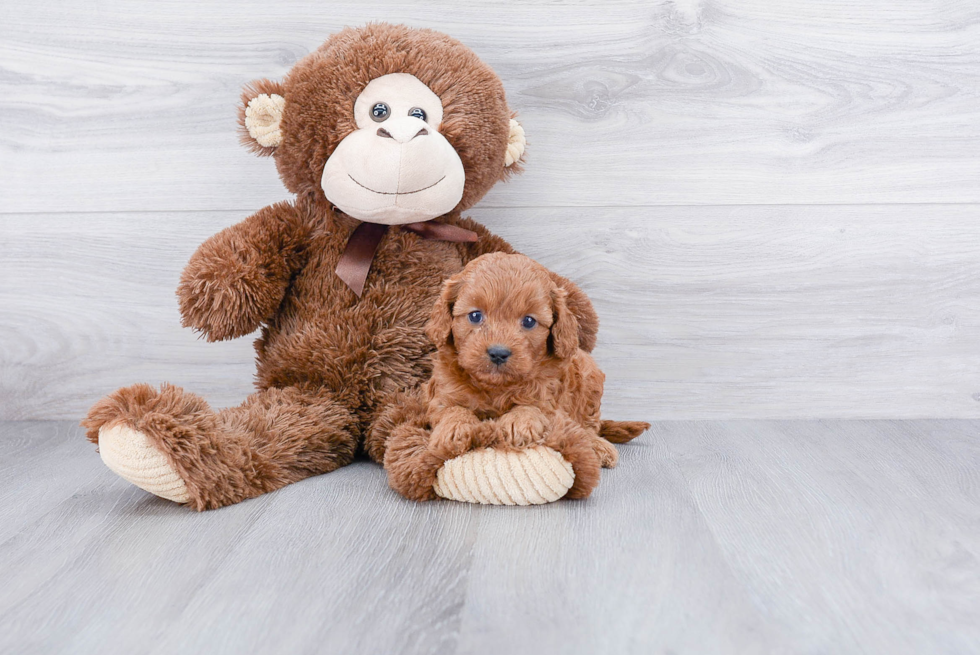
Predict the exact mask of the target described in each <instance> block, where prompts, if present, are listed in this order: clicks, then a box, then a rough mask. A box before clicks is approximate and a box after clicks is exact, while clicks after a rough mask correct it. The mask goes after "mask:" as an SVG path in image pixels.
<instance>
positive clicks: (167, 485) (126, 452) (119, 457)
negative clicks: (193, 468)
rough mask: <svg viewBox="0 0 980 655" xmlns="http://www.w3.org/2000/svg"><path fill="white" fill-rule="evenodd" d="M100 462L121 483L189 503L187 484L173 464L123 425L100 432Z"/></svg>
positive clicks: (135, 432)
mask: <svg viewBox="0 0 980 655" xmlns="http://www.w3.org/2000/svg"><path fill="white" fill-rule="evenodd" d="M99 454H100V455H101V456H102V461H103V463H105V465H106V466H108V467H109V468H110V469H111V470H112V471H113V472H114V473H115V474H116V475H118V476H119V477H121V478H122V479H123V480H126V481H127V482H130V483H132V484H135V485H136V486H137V487H139V488H140V489H143V490H144V491H148V492H150V493H151V494H153V495H155V496H159V497H160V498H166V499H167V500H172V501H174V502H175V503H186V502H188V501H189V500H190V498H191V496H190V493H189V492H188V491H187V485H186V484H185V483H184V480H183V479H182V478H181V477H180V476H179V475H178V474H177V470H176V469H175V468H174V467H173V464H171V463H170V461H169V460H168V459H167V456H166V455H164V454H163V453H162V452H161V451H159V450H157V449H156V448H154V447H153V445H152V444H151V443H150V440H149V439H148V438H147V437H146V435H145V434H143V433H142V432H140V431H139V430H134V429H133V428H131V427H129V426H128V425H125V424H116V425H114V426H112V427H105V426H103V427H102V428H100V429H99Z"/></svg>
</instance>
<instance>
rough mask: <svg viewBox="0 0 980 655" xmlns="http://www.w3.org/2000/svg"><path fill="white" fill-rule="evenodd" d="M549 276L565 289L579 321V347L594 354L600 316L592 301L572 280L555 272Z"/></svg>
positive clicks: (571, 308)
mask: <svg viewBox="0 0 980 655" xmlns="http://www.w3.org/2000/svg"><path fill="white" fill-rule="evenodd" d="M548 275H549V276H550V277H551V281H552V282H554V283H555V284H556V285H557V286H558V288H560V289H564V290H565V292H566V293H567V294H568V296H567V297H566V299H565V303H566V304H567V305H568V309H569V310H570V311H571V312H572V314H573V315H574V316H575V319H576V320H577V321H578V347H579V348H581V349H582V350H584V351H585V352H587V353H590V352H592V349H593V348H595V340H596V333H598V332H599V316H598V315H597V314H596V313H595V309H594V308H593V307H592V301H591V300H589V297H588V296H587V295H585V292H584V291H582V290H581V289H579V288H578V285H577V284H575V283H574V282H572V281H571V280H569V279H567V278H564V277H562V276H561V275H558V274H557V273H555V272H553V271H548Z"/></svg>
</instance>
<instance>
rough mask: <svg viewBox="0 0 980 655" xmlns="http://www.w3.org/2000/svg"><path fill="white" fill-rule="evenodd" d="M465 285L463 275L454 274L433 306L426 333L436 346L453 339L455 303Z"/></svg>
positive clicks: (446, 343) (443, 345) (449, 342)
mask: <svg viewBox="0 0 980 655" xmlns="http://www.w3.org/2000/svg"><path fill="white" fill-rule="evenodd" d="M462 287H463V276H462V275H461V274H457V275H454V276H453V277H451V278H449V279H448V280H446V282H445V284H443V285H442V293H440V294H439V299H438V300H436V302H435V304H434V305H433V306H432V315H431V316H430V317H429V322H428V323H426V324H425V335H426V336H427V337H429V340H430V341H431V342H432V343H434V344H435V345H436V348H443V347H445V346H448V345H449V344H451V343H452V341H453V305H454V304H455V303H456V299H457V298H459V290H460V289H461V288H462Z"/></svg>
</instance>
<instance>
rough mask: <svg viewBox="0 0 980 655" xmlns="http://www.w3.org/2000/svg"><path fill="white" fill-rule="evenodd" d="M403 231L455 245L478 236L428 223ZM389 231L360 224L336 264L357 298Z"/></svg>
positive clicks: (443, 224)
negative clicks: (379, 246) (382, 241)
mask: <svg viewBox="0 0 980 655" xmlns="http://www.w3.org/2000/svg"><path fill="white" fill-rule="evenodd" d="M400 227H401V228H402V229H403V230H408V231H409V232H414V233H415V234H417V235H419V236H420V237H422V238H423V239H432V240H434V241H452V242H454V243H473V242H475V241H476V240H477V238H478V235H477V233H476V232H474V231H472V230H467V229H465V228H462V227H457V226H456V225H446V224H445V223H433V222H432V221H425V222H422V223H407V224H405V225H402V226H400ZM387 231H388V226H387V225H381V224H380V223H361V224H360V225H358V226H357V228H356V229H355V230H354V231H353V232H352V233H351V235H350V238H348V239H347V247H346V248H344V254H343V255H341V256H340V261H339V262H337V269H336V272H337V277H339V278H340V279H341V280H343V281H344V284H346V285H347V286H349V287H350V290H351V291H353V292H354V293H355V294H356V295H357V297H358V298H360V297H361V294H362V293H363V292H364V283H365V282H366V281H367V276H368V271H370V270H371V262H373V261H374V255H375V253H377V251H378V245H379V244H380V243H381V239H382V238H384V235H385V233H386V232H387Z"/></svg>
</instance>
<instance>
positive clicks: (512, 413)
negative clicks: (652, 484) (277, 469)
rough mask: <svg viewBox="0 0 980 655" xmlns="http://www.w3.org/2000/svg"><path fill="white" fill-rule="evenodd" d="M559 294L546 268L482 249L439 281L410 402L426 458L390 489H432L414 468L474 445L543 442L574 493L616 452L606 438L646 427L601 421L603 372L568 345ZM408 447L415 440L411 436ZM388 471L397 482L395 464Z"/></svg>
mask: <svg viewBox="0 0 980 655" xmlns="http://www.w3.org/2000/svg"><path fill="white" fill-rule="evenodd" d="M566 295H567V294H566V291H565V290H564V289H562V288H561V287H559V286H558V285H556V284H555V282H554V281H553V280H552V277H551V276H550V275H549V273H548V270H547V269H545V268H544V267H543V266H541V265H540V264H538V263H536V262H534V261H533V260H531V259H529V258H527V257H525V256H523V255H508V254H504V253H492V254H488V255H483V256H482V257H479V258H477V259H475V260H473V261H472V262H470V263H469V265H467V266H466V268H464V269H463V270H462V271H461V272H460V273H458V274H457V275H455V276H453V277H451V278H449V279H448V280H447V281H446V282H445V284H444V286H443V290H442V294H441V297H440V298H439V300H438V301H437V302H436V305H435V307H434V308H433V311H432V317H431V319H430V320H429V323H428V325H427V326H426V334H427V335H428V336H429V338H430V339H431V340H432V342H433V343H434V344H435V345H436V347H437V352H436V354H435V356H434V362H433V373H432V378H431V379H430V380H429V382H428V383H427V384H426V385H425V387H424V391H423V393H424V395H425V397H424V398H420V399H417V403H416V409H417V411H418V410H422V409H423V407H424V419H422V417H420V418H419V420H418V422H417V426H418V430H419V431H420V433H421V432H422V431H425V432H427V433H428V434H427V444H425V450H426V451H427V452H426V453H424V454H423V453H420V455H421V456H422V457H423V458H425V457H426V456H427V457H428V458H429V459H431V460H432V461H431V463H430V466H428V467H425V466H423V467H419V468H417V469H416V471H415V472H416V473H419V474H420V475H417V476H413V479H411V480H405V481H403V483H401V486H403V487H408V488H400V489H399V490H400V491H402V492H403V493H405V492H406V491H408V492H409V493H408V494H407V495H409V497H412V496H413V495H414V496H415V497H419V498H425V497H432V494H431V491H430V490H429V488H430V480H428V479H422V477H424V475H425V474H424V473H423V471H425V470H435V469H436V468H438V465H439V464H441V463H442V462H443V461H445V460H448V459H451V458H453V457H456V456H458V455H461V454H463V453H466V452H468V451H471V450H473V449H476V448H483V447H489V446H496V447H498V448H504V449H507V448H513V449H523V448H527V447H530V446H534V445H538V444H543V445H545V446H550V447H552V448H554V449H555V450H557V451H558V452H560V453H562V455H563V456H564V457H565V459H566V460H568V461H569V463H570V464H571V465H572V468H573V470H574V472H575V481H574V484H573V486H572V488H571V489H570V490H569V492H568V494H567V497H568V498H584V497H587V496H588V495H589V494H590V493H591V491H592V489H593V488H594V487H595V486H596V484H598V481H599V470H600V467H602V466H604V467H612V466H615V465H616V463H617V461H618V459H619V455H618V452H617V451H616V448H615V447H614V446H613V445H612V443H610V442H613V443H625V442H627V441H629V440H630V439H632V438H634V437H636V436H638V435H639V434H641V433H642V432H643V431H644V430H646V429H647V428H649V427H650V424H649V423H641V422H632V421H603V420H601V418H600V415H599V405H600V401H601V399H602V387H603V381H604V379H605V375H604V374H603V373H602V371H600V370H599V368H598V366H596V363H595V361H594V360H593V359H592V357H591V356H590V355H589V354H588V353H587V352H585V351H584V350H581V349H580V348H579V347H578V340H579V337H578V324H577V322H576V319H575V316H574V315H573V314H572V312H570V311H569V309H568V307H567V306H566ZM414 447H415V448H417V449H418V448H420V447H421V443H420V442H419V440H418V439H416V443H415V446H414ZM392 479H393V481H395V482H394V483H396V484H399V483H398V482H397V481H398V479H399V476H398V472H395V476H394V477H393V478H392ZM412 488H417V489H415V493H414V494H413V493H412V491H413V489H412Z"/></svg>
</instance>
